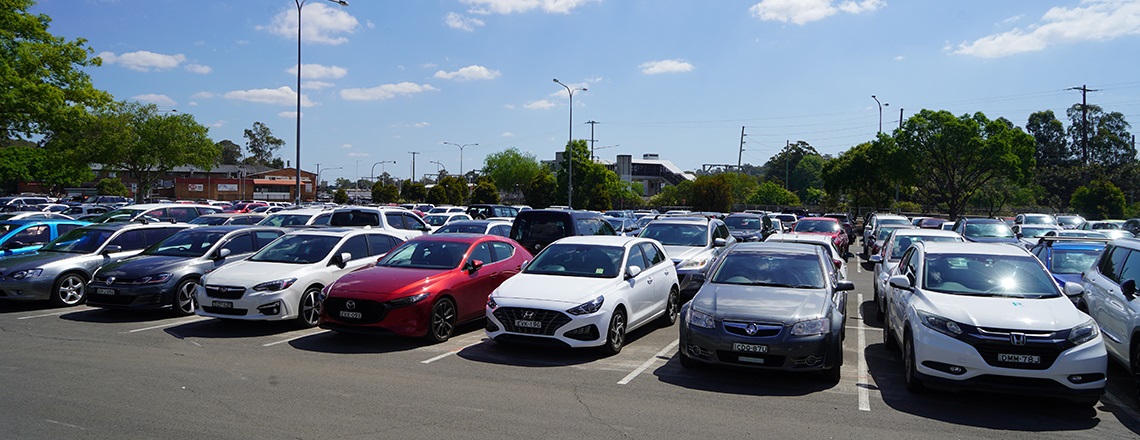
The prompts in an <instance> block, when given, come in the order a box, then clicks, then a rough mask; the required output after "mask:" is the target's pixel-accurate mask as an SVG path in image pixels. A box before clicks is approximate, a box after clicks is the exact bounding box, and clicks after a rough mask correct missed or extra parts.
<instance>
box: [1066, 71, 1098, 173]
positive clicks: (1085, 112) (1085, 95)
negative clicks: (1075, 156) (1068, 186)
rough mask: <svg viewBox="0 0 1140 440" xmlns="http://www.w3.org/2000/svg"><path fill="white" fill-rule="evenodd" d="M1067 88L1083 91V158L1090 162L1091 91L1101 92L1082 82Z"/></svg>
mask: <svg viewBox="0 0 1140 440" xmlns="http://www.w3.org/2000/svg"><path fill="white" fill-rule="evenodd" d="M1065 90H1076V91H1078V92H1081V135H1082V139H1081V144H1082V145H1081V150H1083V151H1082V152H1081V160H1082V161H1083V163H1084V165H1088V164H1089V107H1088V104H1089V101H1088V93H1089V92H1099V91H1100V90H1099V89H1090V88H1088V86H1087V85H1084V84H1082V85H1081V86H1080V87H1069V88H1068V89H1065Z"/></svg>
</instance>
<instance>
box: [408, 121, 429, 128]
mask: <svg viewBox="0 0 1140 440" xmlns="http://www.w3.org/2000/svg"><path fill="white" fill-rule="evenodd" d="M430 125H431V124H430V123H427V122H417V123H415V124H412V127H415V128H425V127H428V126H430Z"/></svg>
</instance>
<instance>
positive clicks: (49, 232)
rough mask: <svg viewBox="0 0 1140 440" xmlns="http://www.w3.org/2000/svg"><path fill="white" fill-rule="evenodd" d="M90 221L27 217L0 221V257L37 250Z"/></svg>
mask: <svg viewBox="0 0 1140 440" xmlns="http://www.w3.org/2000/svg"><path fill="white" fill-rule="evenodd" d="M88 224H90V223H88V222H83V221H76V220H56V219H43V218H35V219H25V220H7V221H3V222H0V257H7V256H9V255H20V254H26V253H29V252H35V251H36V250H37V249H39V248H40V247H42V246H43V245H44V243H47V242H49V241H52V240H54V239H55V238H56V237H59V236H60V235H63V234H66V233H68V232H69V231H71V230H72V229H75V228H78V227H80V226H84V225H88Z"/></svg>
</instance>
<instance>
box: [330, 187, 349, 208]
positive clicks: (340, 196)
mask: <svg viewBox="0 0 1140 440" xmlns="http://www.w3.org/2000/svg"><path fill="white" fill-rule="evenodd" d="M333 203H336V204H338V205H347V204H348V191H345V190H344V188H337V190H336V192H335V193H333Z"/></svg>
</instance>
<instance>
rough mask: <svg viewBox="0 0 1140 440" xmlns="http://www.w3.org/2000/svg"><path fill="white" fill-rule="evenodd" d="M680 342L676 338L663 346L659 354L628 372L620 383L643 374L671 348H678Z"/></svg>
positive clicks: (623, 383) (622, 383) (626, 382)
mask: <svg viewBox="0 0 1140 440" xmlns="http://www.w3.org/2000/svg"><path fill="white" fill-rule="evenodd" d="M680 343H681V340H680V339H675V340H673V342H670V343H669V345H666V346H665V348H662V349H661V351H659V352H657V354H655V355H653V357H651V358H649V360H647V361H645V362H644V363H642V364H641V366H639V367H637V369H636V370H633V371H632V372H630V373H629V374H627V375H626V376H625V377H624V378H622V379H621V380H619V381H618V385H625V384H628V383H629V382H630V381H632V380H633V378H635V377H637V375H639V374H641V373H642V372H643V371H645V370H646V369H648V368H649V367H650V366H651V365H653V364H654V363H655V362H657V361H658V360H659V359H660V358H661V357H662V356H665V353H668V352H669V351H670V350H673V349H675V348H677V344H680Z"/></svg>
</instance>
